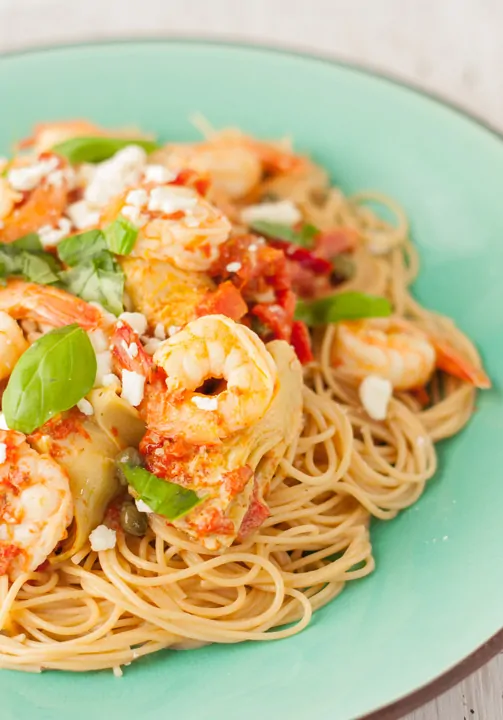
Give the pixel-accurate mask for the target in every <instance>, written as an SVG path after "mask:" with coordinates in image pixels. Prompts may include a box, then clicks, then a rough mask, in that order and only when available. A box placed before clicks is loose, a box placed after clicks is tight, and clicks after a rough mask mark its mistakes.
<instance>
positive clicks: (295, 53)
mask: <svg viewBox="0 0 503 720" xmlns="http://www.w3.org/2000/svg"><path fill="white" fill-rule="evenodd" d="M173 42H177V43H185V44H187V45H208V46H215V47H224V48H234V49H236V50H240V49H244V50H253V51H256V52H258V53H260V52H264V51H266V52H272V53H277V54H279V55H286V56H290V57H297V58H303V59H305V60H316V61H318V62H321V63H323V64H327V65H330V66H334V67H339V68H343V69H347V70H351V71H355V72H357V73H360V74H361V75H366V76H370V77H374V78H377V79H379V80H384V81H386V82H387V83H389V84H390V85H394V86H397V87H398V88H402V89H405V90H407V91H409V92H412V93H414V94H416V95H419V96H421V97H423V98H427V99H428V100H430V101H433V102H434V103H435V104H437V105H439V106H442V107H444V108H447V109H449V110H450V111H451V112H453V113H454V114H455V115H458V116H460V117H461V118H464V119H465V120H466V119H468V120H469V121H470V122H471V123H473V124H474V125H475V126H477V127H478V128H479V129H482V130H484V131H486V132H487V133H489V134H490V135H491V136H493V138H494V139H496V140H497V141H499V142H501V143H503V130H500V129H499V128H497V127H496V126H495V125H493V124H492V123H491V122H490V121H488V120H486V119H485V118H483V117H481V116H480V115H477V113H475V112H473V111H472V110H471V109H468V108H466V107H464V106H462V105H461V104H460V103H458V102H456V101H455V100H453V99H451V98H447V97H445V96H444V95H442V93H440V92H437V91H435V90H431V89H429V88H426V87H424V86H422V85H421V84H420V83H416V82H413V81H409V80H406V79H404V78H402V77H400V76H399V75H396V74H394V73H393V72H390V71H388V70H384V69H382V68H378V67H375V66H373V65H372V64H370V63H369V64H367V63H361V62H357V61H355V60H348V59H346V58H342V57H339V56H338V55H337V54H336V53H331V52H329V51H325V50H323V51H320V50H317V49H316V50H315V49H313V48H312V47H310V46H306V45H302V44H301V43H298V44H293V43H292V44H291V43H289V42H283V41H272V40H271V41H269V40H264V41H256V40H252V39H250V38H249V37H247V36H243V35H240V34H230V33H229V34H221V33H217V34H215V33H211V34H208V35H206V34H205V33H191V32H183V31H178V32H169V33H166V32H162V31H161V32H155V31H150V32H149V31H145V32H139V33H137V34H133V35H129V34H128V35H124V36H114V35H110V36H107V35H105V36H102V37H100V38H98V39H97V38H95V37H92V36H90V35H89V36H87V35H86V34H83V35H82V36H80V37H79V39H76V40H75V41H70V42H61V43H60V42H57V41H56V42H48V43H41V44H34V45H26V46H25V45H23V46H22V47H19V48H14V49H12V50H5V51H2V52H0V63H1V62H2V61H3V60H4V59H9V58H16V57H24V56H26V55H28V56H29V55H35V54H40V53H46V52H47V53H49V52H54V51H64V50H73V49H78V48H94V47H103V46H115V45H118V46H119V45H130V44H133V43H145V44H152V45H156V44H158V45H165V44H169V43H173ZM501 651H503V625H502V627H501V629H500V630H498V631H497V632H496V633H495V634H494V635H492V636H491V637H490V638H489V639H488V640H486V641H485V642H483V643H482V644H481V645H479V646H478V647H477V648H476V649H475V650H474V651H473V652H471V653H470V654H469V655H466V656H465V657H463V658H461V659H460V660H459V661H458V662H457V663H456V664H454V665H452V666H451V667H450V668H449V669H447V670H446V671H445V672H443V673H441V674H440V675H437V676H436V677H435V678H433V679H432V680H430V681H429V682H427V683H426V684H424V685H422V686H420V687H418V688H417V689H415V690H413V691H412V692H410V693H407V694H406V695H403V696H402V697H399V698H398V699H396V700H392V701H391V702H389V703H388V704H386V705H382V706H381V707H379V708H377V709H376V710H373V711H372V712H370V713H367V714H365V715H361V716H359V718H357V719H356V720H400V718H402V717H403V715H404V714H406V713H411V712H413V711H414V710H416V709H417V708H419V707H421V706H423V705H425V704H426V703H428V702H430V701H431V700H433V699H435V698H437V697H439V696H440V695H442V694H443V693H445V692H447V691H448V690H450V689H451V688H452V687H454V686H455V685H457V684H458V683H460V682H462V681H463V680H465V679H466V678H467V677H469V676H470V675H472V674H473V673H475V672H477V670H479V669H480V668H481V667H482V666H483V665H485V664H487V663H488V662H489V661H490V660H492V659H493V658H494V657H496V655H497V654H498V653H500V652H501Z"/></svg>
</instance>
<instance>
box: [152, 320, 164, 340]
mask: <svg viewBox="0 0 503 720" xmlns="http://www.w3.org/2000/svg"><path fill="white" fill-rule="evenodd" d="M154 337H156V338H157V339H158V340H165V339H166V330H165V329H164V325H163V324H162V323H157V325H156V326H155V328H154Z"/></svg>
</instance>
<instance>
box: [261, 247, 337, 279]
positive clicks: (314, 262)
mask: <svg viewBox="0 0 503 720" xmlns="http://www.w3.org/2000/svg"><path fill="white" fill-rule="evenodd" d="M269 245H271V246H272V247H274V248H277V249H279V250H283V252H284V253H285V256H286V257H287V258H288V259H289V260H294V261H295V262H298V263H299V264H300V265H302V267H305V268H307V269H308V270H312V271H313V272H315V273H318V274H320V275H329V274H330V273H331V272H332V263H330V262H329V261H328V260H325V258H322V257H318V256H317V255H315V253H314V252H312V251H311V250H307V248H303V247H298V246H297V245H292V244H291V243H288V242H285V240H276V239H274V240H269Z"/></svg>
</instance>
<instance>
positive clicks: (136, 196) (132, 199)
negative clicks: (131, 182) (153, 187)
mask: <svg viewBox="0 0 503 720" xmlns="http://www.w3.org/2000/svg"><path fill="white" fill-rule="evenodd" d="M126 202H127V204H128V205H134V207H138V208H141V207H143V206H144V205H146V204H147V202H148V193H147V191H146V190H143V188H137V189H136V190H130V191H129V192H128V194H127V195H126Z"/></svg>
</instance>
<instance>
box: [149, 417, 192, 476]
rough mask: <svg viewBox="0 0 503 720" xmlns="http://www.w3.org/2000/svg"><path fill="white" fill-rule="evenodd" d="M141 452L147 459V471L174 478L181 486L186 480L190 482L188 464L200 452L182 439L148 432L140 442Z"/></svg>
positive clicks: (151, 431)
mask: <svg viewBox="0 0 503 720" xmlns="http://www.w3.org/2000/svg"><path fill="white" fill-rule="evenodd" d="M139 450H140V452H141V453H142V455H144V457H145V465H146V467H147V469H148V470H149V471H150V472H151V473H153V474H154V475H157V476H158V477H161V478H174V479H176V480H177V482H180V484H183V481H184V480H187V481H190V475H189V474H188V471H187V464H188V462H189V461H190V460H191V459H192V458H193V457H194V455H195V454H196V452H197V451H198V447H197V446H195V445H189V443H187V442H186V441H185V440H184V439H183V438H182V437H177V438H176V439H172V438H167V437H163V436H162V435H160V434H159V433H156V432H155V431H153V430H148V431H147V433H146V434H145V435H144V437H143V439H142V440H141V442H140V447H139Z"/></svg>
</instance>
